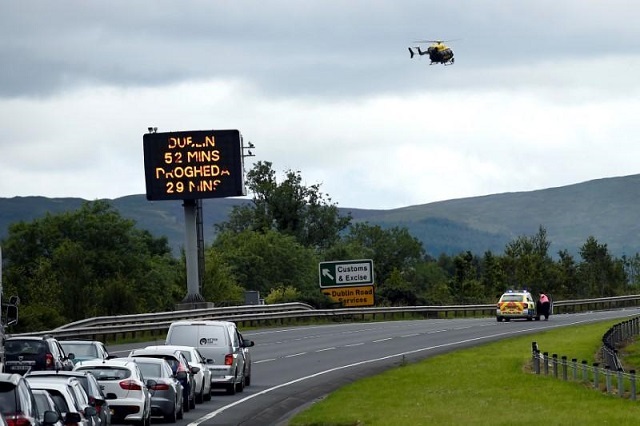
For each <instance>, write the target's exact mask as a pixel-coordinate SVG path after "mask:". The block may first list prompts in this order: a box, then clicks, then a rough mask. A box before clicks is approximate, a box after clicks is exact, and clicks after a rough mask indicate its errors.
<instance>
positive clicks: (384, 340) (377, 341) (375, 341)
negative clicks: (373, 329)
mask: <svg viewBox="0 0 640 426" xmlns="http://www.w3.org/2000/svg"><path fill="white" fill-rule="evenodd" d="M391 339H392V337H387V338H384V339H378V340H374V341H373V343H380V342H386V341H387V340H391Z"/></svg>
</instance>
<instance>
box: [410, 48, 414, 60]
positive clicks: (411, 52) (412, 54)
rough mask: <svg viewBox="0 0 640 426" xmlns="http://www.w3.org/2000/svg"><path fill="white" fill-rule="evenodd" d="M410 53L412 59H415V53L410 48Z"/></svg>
mask: <svg viewBox="0 0 640 426" xmlns="http://www.w3.org/2000/svg"><path fill="white" fill-rule="evenodd" d="M409 53H410V54H411V58H413V57H414V55H415V53H413V50H411V48H410V47H409Z"/></svg>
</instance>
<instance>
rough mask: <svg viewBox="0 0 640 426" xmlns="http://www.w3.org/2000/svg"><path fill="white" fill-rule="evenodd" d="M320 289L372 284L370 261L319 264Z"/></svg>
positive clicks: (341, 261)
mask: <svg viewBox="0 0 640 426" xmlns="http://www.w3.org/2000/svg"><path fill="white" fill-rule="evenodd" d="M318 272H319V277H320V287H343V286H356V285H362V284H373V261H372V260H370V259H360V260H340V261H335V262H320V268H319V271H318Z"/></svg>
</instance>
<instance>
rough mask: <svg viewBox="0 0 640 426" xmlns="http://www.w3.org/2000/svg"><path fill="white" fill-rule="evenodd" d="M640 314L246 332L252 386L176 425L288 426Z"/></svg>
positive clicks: (122, 351)
mask: <svg viewBox="0 0 640 426" xmlns="http://www.w3.org/2000/svg"><path fill="white" fill-rule="evenodd" d="M637 315H640V309H626V310H615V311H598V312H588V313H581V314H565V315H553V316H551V317H550V318H549V321H526V320H512V321H510V322H500V323H498V322H497V321H496V320H495V318H480V319H478V318H473V319H471V318H470V319H428V320H414V321H389V322H375V323H348V324H347V323H345V324H334V325H317V326H300V327H290V328H273V329H261V330H255V331H253V330H252V331H244V332H243V331H242V330H240V331H241V332H242V334H243V336H244V337H245V338H247V339H250V340H253V341H254V342H255V346H254V347H253V348H251V353H252V359H253V370H252V374H251V386H248V387H245V389H244V392H241V393H237V394H236V395H226V394H225V393H224V392H223V391H222V390H220V391H214V394H213V397H212V399H211V401H206V402H204V403H202V404H198V405H197V406H196V408H195V409H193V410H191V411H189V412H188V413H185V415H184V419H183V420H180V421H178V423H177V424H178V425H180V426H184V425H189V426H200V425H203V426H204V425H229V426H231V425H233V426H236V425H243V426H267V425H286V422H287V419H288V418H290V416H291V415H293V414H294V413H295V412H297V411H298V410H301V409H304V408H305V407H307V406H308V405H309V404H311V403H313V402H314V401H317V400H318V399H319V398H322V397H323V396H325V395H327V394H329V393H331V392H332V391H333V390H335V389H338V388H339V387H341V386H343V385H345V384H347V383H350V382H352V381H354V380H357V379H359V378H362V377H367V376H370V375H374V374H377V373H379V372H382V371H384V370H387V369H389V368H391V367H394V366H398V365H400V364H402V363H405V362H414V361H418V360H421V359H425V358H428V357H430V356H433V355H437V354H442V353H446V352H450V351H454V350H457V349H462V348H467V347H471V346H476V345H480V344H483V343H486V342H492V341H496V340H499V339H504V338H507V337H512V336H518V335H525V334H533V333H536V332H539V331H543V330H549V329H553V328H557V327H567V326H572V325H580V324H586V323H590V322H596V321H601V320H608V319H617V318H619V319H620V320H621V321H623V320H625V319H628V318H630V317H634V316H637ZM532 340H535V339H532ZM162 343H163V341H155V342H148V343H144V344H140V343H138V344H132V345H119V346H111V347H109V350H110V352H111V353H112V354H115V355H118V356H120V357H122V356H126V355H127V354H128V351H129V350H131V349H133V348H135V347H144V346H146V345H148V344H162ZM152 423H156V424H158V423H162V420H161V419H157V420H156V419H153V420H152Z"/></svg>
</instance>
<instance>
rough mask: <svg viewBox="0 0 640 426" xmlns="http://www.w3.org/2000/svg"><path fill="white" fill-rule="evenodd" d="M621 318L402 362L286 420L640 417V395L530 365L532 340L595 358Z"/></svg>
mask: <svg viewBox="0 0 640 426" xmlns="http://www.w3.org/2000/svg"><path fill="white" fill-rule="evenodd" d="M619 322H620V321H619V320H614V321H604V322H599V323H596V324H590V325H585V326H577V327H571V328H570V329H568V328H560V329H557V330H551V331H546V332H542V333H539V334H534V335H528V336H524V337H518V338H510V339H506V340H502V341H500V342H496V343H491V344H486V345H482V346H479V347H477V348H473V349H467V350H460V351H455V352H451V353H449V354H445V355H440V356H435V357H432V358H429V359H426V360H424V361H421V362H419V363H415V364H407V365H403V366H400V367H397V368H394V369H392V370H389V371H387V372H385V373H383V374H381V375H378V376H374V377H370V378H367V379H364V380H360V381H357V382H355V383H352V384H350V385H348V386H345V387H344V388H341V389H339V390H338V391H336V392H334V393H332V394H330V395H328V396H327V397H326V398H325V399H323V400H322V401H319V402H318V403H316V404H314V405H312V406H311V407H310V408H309V409H308V410H306V411H303V412H301V413H299V414H298V415H296V416H295V417H294V418H292V419H291V420H290V422H289V426H362V425H367V426H369V425H371V426H375V425H380V426H394V425H458V424H464V425H514V424H538V423H543V424H545V425H547V426H548V425H603V424H612V425H613V424H615V425H630V424H637V423H638V422H639V421H640V420H639V419H640V401H631V400H628V399H623V398H620V397H618V396H615V395H607V394H604V393H602V392H599V391H597V390H594V389H593V388H592V387H589V385H588V384H585V383H580V382H565V381H562V380H560V379H557V378H554V377H552V376H544V375H535V374H533V373H531V369H530V364H531V342H532V341H536V342H538V346H539V348H540V350H541V351H548V352H549V353H557V354H558V355H559V356H562V355H566V356H567V357H568V358H569V359H571V358H577V359H579V360H582V359H585V360H588V361H589V362H593V361H594V360H595V357H596V353H597V352H598V350H599V348H600V346H601V342H602V335H603V334H604V333H605V332H606V331H607V330H608V329H609V328H611V326H612V325H614V324H617V323H619ZM569 330H570V331H569Z"/></svg>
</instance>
